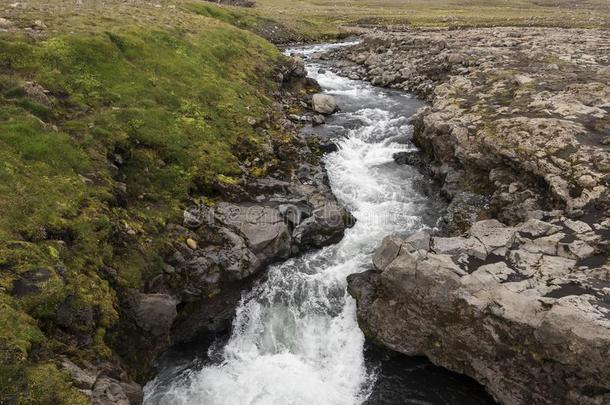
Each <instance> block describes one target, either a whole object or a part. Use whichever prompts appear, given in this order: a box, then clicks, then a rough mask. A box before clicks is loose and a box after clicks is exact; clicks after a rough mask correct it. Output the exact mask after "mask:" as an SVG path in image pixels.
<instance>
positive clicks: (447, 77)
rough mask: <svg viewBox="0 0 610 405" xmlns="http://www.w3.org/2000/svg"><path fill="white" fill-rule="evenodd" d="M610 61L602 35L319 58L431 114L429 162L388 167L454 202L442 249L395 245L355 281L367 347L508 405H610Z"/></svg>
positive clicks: (559, 33)
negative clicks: (458, 378)
mask: <svg viewBox="0 0 610 405" xmlns="http://www.w3.org/2000/svg"><path fill="white" fill-rule="evenodd" d="M609 47H610V36H609V35H608V32H607V31H600V30H562V29H543V28H493V29H491V28H489V29H470V30H460V31H435V30H421V31H408V32H372V33H369V34H368V35H366V36H365V38H364V40H363V41H362V42H361V43H360V44H359V45H357V46H355V47H352V48H347V49H343V50H338V51H336V52H335V53H334V55H332V56H326V57H338V58H341V59H342V62H341V63H340V65H339V67H338V68H337V72H338V73H339V74H343V75H346V76H349V77H350V78H353V79H362V80H369V81H371V82H372V83H373V84H376V85H379V86H387V87H393V88H398V89H402V90H407V91H410V92H414V93H416V94H418V95H419V96H420V97H423V98H425V99H426V100H427V101H429V106H426V107H424V108H422V109H421V110H420V111H419V112H418V114H417V115H416V117H415V131H414V141H415V143H416V144H417V145H418V146H419V147H420V149H421V150H422V153H423V155H424V156H425V158H427V161H426V159H425V158H424V159H421V158H420V157H419V156H418V155H416V154H414V155H408V154H403V155H399V156H395V159H396V161H397V162H399V163H403V164H409V165H412V166H415V167H418V168H420V169H421V170H423V171H426V172H427V173H429V174H431V175H432V176H433V177H435V178H436V179H438V180H439V181H440V183H441V185H442V189H441V193H442V194H443V195H444V196H445V197H446V198H447V199H448V200H449V201H450V204H449V207H448V209H447V214H446V215H445V217H444V222H443V223H441V224H440V225H441V228H442V232H441V233H442V235H440V234H439V235H437V236H430V235H429V234H427V233H418V234H415V235H412V236H411V237H409V238H408V239H406V240H403V239H401V238H399V237H396V236H389V237H387V238H386V239H385V240H384V241H383V243H382V245H381V246H380V247H379V249H378V250H377V252H376V254H375V256H374V259H373V267H374V270H371V271H369V272H366V273H362V274H356V275H352V276H350V277H349V289H350V292H351V294H352V295H353V296H354V297H355V298H356V300H357V303H358V319H359V322H360V325H361V327H362V329H363V331H364V332H365V334H366V335H367V336H368V337H369V338H371V339H373V340H374V341H376V342H378V343H380V344H382V345H384V346H387V347H389V348H391V349H394V350H397V351H400V352H402V353H406V354H408V355H424V356H427V357H428V358H430V359H431V360H432V361H433V362H434V363H436V364H439V365H441V366H444V367H447V368H450V369H452V370H455V371H458V372H461V373H465V374H468V375H470V376H472V377H474V378H475V379H477V380H478V381H479V382H481V383H482V384H484V385H485V386H486V387H487V389H488V390H489V391H490V392H491V393H492V394H493V395H494V396H495V397H496V399H498V400H499V401H500V402H501V403H506V404H530V403H540V404H557V403H566V404H606V403H610V394H609V392H610V385H609V381H610V374H609V373H610V365H609V364H610V363H608V360H607V356H608V354H609V353H610V298H609V297H610V295H609V293H610V266H609V261H608V256H609V254H610V248H609V246H608V245H609V241H610V221H609V219H608V218H610V177H609V175H608V169H609V168H610V148H609V146H608V145H609V143H610V139H609V138H608V135H609V134H610V115H609V113H610V111H609V107H610V84H609V83H610V76H608V69H607V66H608V65H609V64H610V59H609V56H608V55H610V53H609V49H610V48H609ZM492 218H495V219H492ZM500 221H501V222H500ZM505 224H507V225H505Z"/></svg>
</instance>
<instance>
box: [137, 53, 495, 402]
mask: <svg viewBox="0 0 610 405" xmlns="http://www.w3.org/2000/svg"><path fill="white" fill-rule="evenodd" d="M334 46H344V44H341V45H338V44H334V45H317V46H307V47H302V48H293V49H290V50H288V51H287V52H288V53H297V54H300V55H302V56H304V57H305V58H307V56H309V55H311V54H313V53H315V52H319V51H323V50H328V49H330V48H332V47H334ZM324 63H327V62H321V61H307V70H308V73H309V75H310V76H311V77H313V78H315V79H316V80H317V81H318V82H319V83H320V85H321V86H322V88H323V91H324V92H326V93H328V94H331V95H333V96H335V97H336V99H337V101H338V104H339V106H340V108H341V111H340V112H338V113H336V114H335V115H333V116H332V117H330V118H328V120H327V124H326V125H325V126H323V127H317V128H315V129H312V130H313V131H325V132H326V133H327V134H330V135H331V136H334V137H336V138H337V139H338V141H337V144H338V146H339V149H338V151H336V152H333V153H330V154H327V155H326V156H325V157H324V163H325V165H326V169H327V172H328V177H329V180H330V184H331V187H332V190H333V192H334V194H335V195H336V196H337V198H338V199H339V200H340V201H342V202H343V203H344V204H345V205H346V206H347V207H348V208H349V210H350V211H351V213H352V214H353V216H354V217H355V218H356V223H355V225H354V227H352V228H351V229H349V230H347V231H346V233H345V236H344V238H343V239H342V240H341V241H340V242H339V243H337V244H336V245H333V246H329V247H326V248H324V249H321V250H318V251H314V252H311V253H308V254H305V255H302V256H299V257H296V258H293V259H290V260H288V261H286V262H283V263H281V264H278V265H274V266H271V267H270V268H269V270H268V274H267V277H265V278H264V279H263V280H261V281H260V282H259V283H258V284H257V285H255V287H254V288H253V289H252V291H251V292H250V293H249V294H247V295H246V296H245V297H244V299H243V301H242V303H241V305H240V307H239V308H238V310H237V315H236V317H235V319H234V322H233V328H232V331H231V334H230V336H228V337H227V338H225V339H219V340H217V341H216V342H214V343H213V344H212V345H211V346H210V347H209V348H208V344H207V342H206V343H205V344H204V343H203V342H202V343H201V344H200V345H199V346H197V345H196V346H195V348H194V349H193V348H191V349H189V350H186V351H184V350H183V351H182V352H176V351H174V352H172V353H171V354H170V355H166V356H165V360H164V361H163V362H162V363H161V367H160V372H159V374H158V375H157V377H156V379H155V380H153V381H151V382H150V383H149V384H148V385H147V386H146V389H145V403H146V404H148V405H157V404H159V405H161V404H177V405H178V404H204V405H245V404H252V405H355V404H362V403H366V404H371V405H372V404H375V405H379V404H484V403H489V401H490V400H489V398H488V397H487V396H486V395H485V394H484V392H483V390H482V388H481V387H480V386H478V385H477V384H475V383H474V382H472V381H471V380H469V379H467V378H465V377H462V376H458V375H456V374H453V373H450V372H447V371H445V370H442V369H440V368H437V367H434V366H433V365H431V364H430V363H429V362H427V361H426V360H423V359H413V358H407V357H404V356H399V357H392V356H389V355H388V353H387V352H385V351H383V350H380V349H376V348H372V347H370V346H369V345H368V344H367V343H366V342H365V339H364V336H363V334H362V332H361V331H360V329H359V328H358V324H357V321H356V303H355V301H354V300H353V299H352V298H351V297H350V296H349V295H348V293H347V292H346V284H347V283H346V277H347V276H348V275H349V274H352V273H356V272H361V271H365V270H368V269H370V268H371V256H372V254H373V251H374V249H375V247H376V246H378V245H379V243H380V242H381V240H382V239H383V237H384V236H386V235H388V234H399V235H407V234H410V233H412V232H414V231H417V230H420V229H425V228H433V227H434V226H435V225H436V222H437V220H438V218H439V217H440V215H441V214H442V210H443V208H444V205H443V203H442V202H441V201H440V200H439V199H437V198H431V197H430V196H426V195H425V194H424V193H422V192H421V191H420V190H421V187H419V184H421V183H422V182H426V181H428V180H427V179H425V178H424V177H423V176H422V174H420V173H419V172H418V171H417V170H416V169H415V168H412V167H410V166H405V165H398V164H396V163H395V162H394V160H393V158H392V156H393V154H395V153H397V152H402V151H411V150H415V147H414V146H413V144H412V143H411V134H412V131H413V127H412V125H411V123H410V119H411V117H412V115H413V114H414V113H415V111H416V110H417V109H418V108H419V107H421V106H422V102H421V101H419V100H417V99H416V98H415V97H413V96H412V95H410V94H407V93H404V92H398V91H392V90H388V89H382V88H377V87H373V86H371V85H370V84H368V83H366V82H362V81H354V80H350V79H347V78H344V77H340V76H337V75H336V74H334V73H333V72H332V71H331V70H329V69H327V66H325V65H324ZM204 347H205V350H204Z"/></svg>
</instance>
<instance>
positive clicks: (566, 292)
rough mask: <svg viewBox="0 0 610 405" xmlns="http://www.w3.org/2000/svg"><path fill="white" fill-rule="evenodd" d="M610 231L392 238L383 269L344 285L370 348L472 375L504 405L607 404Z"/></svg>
mask: <svg viewBox="0 0 610 405" xmlns="http://www.w3.org/2000/svg"><path fill="white" fill-rule="evenodd" d="M609 226H610V223H609V222H608V221H607V220H606V221H605V222H604V224H603V225H598V226H596V227H591V226H588V225H587V224H586V223H584V222H582V221H574V220H571V219H569V218H566V217H561V216H559V217H555V218H553V219H551V220H549V221H541V220H538V219H531V220H529V221H527V222H524V223H521V224H518V225H517V226H513V227H509V226H505V225H503V224H502V223H500V222H499V221H497V220H484V221H479V222H476V223H475V224H474V225H473V226H472V227H471V228H470V230H469V231H468V232H467V233H466V234H465V235H463V236H460V237H449V238H447V237H432V238H431V239H430V238H429V236H428V237H426V236H422V235H415V236H413V237H411V238H407V239H405V240H402V239H401V238H398V237H396V236H393V237H388V238H386V239H384V241H383V243H382V244H381V246H380V247H379V249H378V250H377V252H376V253H375V258H374V260H373V263H374V265H375V268H376V271H371V272H367V273H364V274H357V275H352V276H350V277H349V278H348V282H349V291H350V293H351V294H352V296H354V297H355V298H356V300H357V305H358V321H359V323H360V326H361V328H362V330H363V331H364V332H365V334H366V335H367V336H368V337H369V338H371V339H372V340H374V341H376V342H378V343H380V344H382V345H385V346H387V347H389V348H391V349H393V350H396V351H399V352H402V353H405V354H407V355H413V356H421V355H423V356H427V357H428V358H429V359H430V360H432V361H433V362H434V363H436V364H438V365H441V366H443V367H446V368H449V369H451V370H454V371H457V372H460V373H465V374H468V375H470V376H472V377H474V378H475V379H477V380H478V381H479V382H481V383H482V384H484V385H485V386H486V387H487V389H488V391H489V392H490V393H492V394H493V395H494V396H495V397H496V399H497V400H499V401H500V402H501V403H505V404H531V403H538V404H559V403H562V404H605V403H608V402H609V401H610V394H608V393H609V392H610V368H609V367H608V362H607V356H608V353H609V351H610V305H609V304H608V302H609V301H608V299H609V292H610V266H608V253H609V250H608V249H609V246H608V245H609V239H608V235H609V233H608V232H609V228H608V227H609ZM413 239H414V240H417V241H422V240H423V241H424V242H425V241H426V240H429V243H427V242H426V243H416V244H415V245H414V244H413V242H412V240H413Z"/></svg>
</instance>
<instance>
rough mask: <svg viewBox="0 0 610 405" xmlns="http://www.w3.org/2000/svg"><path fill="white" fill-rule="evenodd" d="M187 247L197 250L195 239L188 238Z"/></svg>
mask: <svg viewBox="0 0 610 405" xmlns="http://www.w3.org/2000/svg"><path fill="white" fill-rule="evenodd" d="M186 245H187V246H188V247H189V248H191V249H193V250H195V249H197V241H196V240H195V239H192V238H188V239H187V240H186Z"/></svg>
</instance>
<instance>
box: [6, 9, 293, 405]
mask: <svg viewBox="0 0 610 405" xmlns="http://www.w3.org/2000/svg"><path fill="white" fill-rule="evenodd" d="M62 4H63V3H62V2H61V1H57V2H49V3H44V4H43V3H40V4H39V8H37V6H36V5H35V6H33V7H32V8H31V9H25V10H11V11H10V13H5V14H4V15H6V16H7V18H9V19H10V20H11V21H12V22H13V23H14V26H15V29H13V30H11V31H9V32H5V33H1V34H0V212H2V215H0V306H1V307H2V310H1V311H0V399H1V400H4V399H11V398H12V399H14V400H16V401H17V403H24V404H49V403H54V404H72V403H80V402H81V401H82V400H83V398H84V397H82V395H80V394H79V393H78V392H77V391H76V390H75V389H74V388H73V387H71V385H70V382H69V379H68V377H67V375H66V374H65V373H64V372H63V371H62V370H61V369H60V368H58V367H57V365H56V363H55V362H56V357H55V356H56V355H57V354H62V353H63V354H69V355H76V356H77V357H78V358H81V359H91V360H95V359H97V358H99V357H102V358H103V357H104V356H112V353H113V350H112V347H110V346H109V343H108V342H107V341H106V339H105V335H106V332H107V330H108V329H109V328H111V327H112V326H113V325H114V324H116V322H117V320H118V316H119V309H118V301H117V290H116V288H119V289H126V288H140V287H141V286H142V284H143V283H144V281H146V280H148V279H150V278H151V277H153V276H154V275H155V274H159V273H160V272H161V271H162V259H161V257H160V256H159V252H161V251H162V247H163V246H165V245H167V244H171V243H173V242H174V241H172V240H168V236H167V234H166V233H165V226H166V224H168V223H169V222H172V221H178V220H179V218H180V216H181V211H182V209H184V207H185V206H186V205H188V204H191V203H192V201H193V199H197V198H199V197H201V196H207V197H210V198H213V197H214V196H213V194H212V191H211V185H212V184H213V183H214V182H216V181H222V182H232V181H235V180H234V179H235V176H237V175H241V174H242V169H241V168H240V167H239V163H240V159H241V156H240V155H239V154H238V153H237V152H236V150H239V149H240V148H239V147H238V146H239V145H242V144H244V143H247V144H248V145H250V147H251V149H252V150H251V151H250V153H254V154H258V155H259V156H261V157H262V158H263V160H264V157H265V153H264V152H263V151H262V149H261V150H258V147H257V145H259V144H261V143H262V142H263V141H264V136H263V135H261V134H259V133H257V132H255V130H254V129H253V128H252V126H251V125H248V123H247V120H248V117H255V118H257V119H258V118H261V117H263V116H264V115H265V113H266V112H267V111H268V110H269V106H270V103H271V100H270V99H269V96H268V94H269V93H270V92H271V91H273V90H275V89H276V88H277V84H276V83H275V82H274V81H273V80H272V78H273V77H275V73H274V68H275V66H277V64H278V63H279V61H280V58H281V56H280V54H279V52H278V51H277V49H276V48H275V47H274V46H272V45H271V44H270V43H268V42H266V41H265V40H263V39H262V38H260V37H258V36H256V35H254V34H252V33H250V32H248V31H245V30H242V29H240V28H239V26H246V27H248V24H252V26H251V28H252V29H254V28H255V27H254V25H255V24H257V23H259V22H260V21H263V22H264V20H259V19H258V18H254V17H252V18H250V19H245V20H243V21H242V20H238V17H237V14H233V13H230V12H227V11H225V10H223V9H221V8H218V7H215V6H212V5H207V4H203V5H202V4H192V5H187V4H185V5H184V7H181V10H180V11H176V12H175V14H174V17H178V18H177V20H176V22H171V21H170V20H166V19H163V18H162V15H163V13H165V12H166V11H167V9H165V10H163V12H160V11H158V10H157V9H156V8H155V7H152V6H150V7H149V8H147V7H142V9H141V10H140V11H141V12H140V16H141V18H142V20H141V21H134V20H133V18H131V16H130V15H128V14H124V13H123V11H122V10H121V6H120V4H118V3H117V4H116V8H114V9H107V10H111V11H110V12H108V11H106V12H105V13H104V14H99V15H95V16H94V14H95V10H93V9H87V8H83V9H82V10H79V11H74V12H72V11H68V9H66V10H64V12H63V14H53V13H50V9H51V8H53V7H59V6H60V5H62ZM65 4H67V3H65ZM70 4H71V5H72V6H73V2H70ZM95 4H96V5H97V4H98V3H97V2H96V3H95ZM45 8H46V9H45ZM41 9H45V10H41ZM41 13H42V14H41ZM113 13H114V14H113ZM149 13H150V14H149ZM155 16H156V17H155ZM153 17H154V19H153ZM157 17H159V18H157ZM32 18H36V19H41V18H42V19H43V20H45V25H46V26H47V27H48V28H47V29H46V30H45V31H44V33H43V35H40V36H39V35H36V34H37V33H32V32H31V31H29V30H28V27H29V26H30V25H31V24H30V23H31V19H32ZM32 88H35V89H38V90H39V91H34V92H33V91H32ZM42 89H44V91H43V90H42ZM127 230H129V231H131V232H126V231H127ZM106 268H113V269H115V270H116V272H117V274H118V279H117V283H118V286H114V285H111V283H110V282H109V279H108V277H107V276H106V272H105V269H106ZM41 269H42V270H44V272H45V274H48V277H43V278H42V279H31V275H32V274H35V272H37V271H40V270H41ZM24 280H25V282H26V283H29V285H30V287H31V291H28V292H27V293H25V294H21V293H16V292H15V290H14V288H15V285H17V284H18V283H20V282H21V283H23V282H24ZM62 305H63V306H64V307H65V306H66V305H67V306H69V307H70V308H72V309H71V311H73V312H74V313H75V314H78V313H79V310H80V309H81V308H93V312H94V313H95V314H96V315H95V317H94V319H93V320H92V321H90V322H74V325H69V326H58V323H59V322H58V318H57V317H58V309H59V307H60V306H62ZM66 328H68V330H66ZM65 332H67V333H70V334H75V335H86V336H90V337H91V338H92V340H91V343H89V344H86V345H84V346H83V347H82V348H79V349H78V350H76V349H75V348H74V347H73V346H72V345H71V344H70V343H69V342H65V341H64V340H63V339H62V338H61V336H62V335H63V334H64V333H65ZM75 350H76V351H75ZM49 353H53V354H49ZM0 402H2V401H0Z"/></svg>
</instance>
